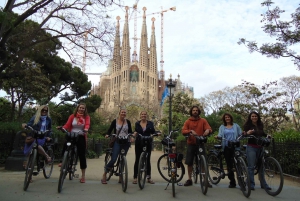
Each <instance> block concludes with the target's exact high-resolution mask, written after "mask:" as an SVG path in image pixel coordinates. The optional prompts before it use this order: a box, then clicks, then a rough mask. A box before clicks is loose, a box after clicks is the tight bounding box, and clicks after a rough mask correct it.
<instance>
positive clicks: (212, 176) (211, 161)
mask: <svg viewBox="0 0 300 201" xmlns="http://www.w3.org/2000/svg"><path fill="white" fill-rule="evenodd" d="M242 138H243V136H242V135H240V136H239V137H238V138H237V139H236V140H235V141H229V140H228V147H230V148H232V149H235V148H239V147H240V140H241V139H242ZM221 140H226V139H221ZM214 148H215V149H213V150H210V153H209V155H208V157H207V162H208V167H209V170H210V171H209V175H208V176H209V180H210V181H211V183H213V184H215V185H216V184H218V183H219V182H220V180H221V179H224V178H225V176H228V174H226V173H225V171H224V167H223V161H224V151H222V150H221V149H222V145H214ZM233 164H234V168H235V170H236V177H237V181H238V184H239V186H240V187H241V190H242V192H243V195H244V196H245V197H249V196H250V194H251V188H250V179H249V173H248V168H247V165H246V163H245V161H244V159H243V153H242V152H241V150H239V149H236V150H235V152H234V156H233Z"/></svg>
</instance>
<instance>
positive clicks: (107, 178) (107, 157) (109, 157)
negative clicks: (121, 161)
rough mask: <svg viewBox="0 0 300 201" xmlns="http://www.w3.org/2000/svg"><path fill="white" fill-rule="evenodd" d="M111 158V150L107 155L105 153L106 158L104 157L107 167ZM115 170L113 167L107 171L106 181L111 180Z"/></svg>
mask: <svg viewBox="0 0 300 201" xmlns="http://www.w3.org/2000/svg"><path fill="white" fill-rule="evenodd" d="M110 160H111V152H110V151H107V152H106V155H105V159H104V162H105V165H104V167H106V165H107V164H108V163H109V161H110ZM113 171H114V168H113V167H112V168H111V169H110V171H109V172H107V173H106V181H109V180H110V178H111V176H112V175H113Z"/></svg>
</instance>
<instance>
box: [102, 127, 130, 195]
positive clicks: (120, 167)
mask: <svg viewBox="0 0 300 201" xmlns="http://www.w3.org/2000/svg"><path fill="white" fill-rule="evenodd" d="M131 136H132V134H131V133H129V134H127V135H126V136H117V135H116V134H112V135H111V137H116V138H117V139H116V141H117V142H118V143H119V144H120V146H121V150H120V153H119V155H118V159H117V162H116V163H115V164H114V166H113V167H112V168H111V169H110V171H109V172H107V173H106V181H109V180H110V178H111V176H112V175H113V174H114V175H115V176H119V178H120V182H121V184H122V190H123V192H126V190H127V184H128V167H127V160H126V155H125V149H124V147H123V146H122V145H125V144H127V143H128V140H129V138H130V137H131ZM111 156H112V148H108V149H106V154H105V167H106V165H107V164H108V163H109V161H110V160H111Z"/></svg>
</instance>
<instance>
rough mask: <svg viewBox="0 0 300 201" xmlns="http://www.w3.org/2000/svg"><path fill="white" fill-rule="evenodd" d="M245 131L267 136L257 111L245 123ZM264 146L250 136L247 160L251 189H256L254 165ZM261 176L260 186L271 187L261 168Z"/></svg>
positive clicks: (250, 133)
mask: <svg viewBox="0 0 300 201" xmlns="http://www.w3.org/2000/svg"><path fill="white" fill-rule="evenodd" d="M244 131H245V134H246V135H254V136H256V137H261V136H267V134H266V133H265V132H264V125H263V123H262V121H261V119H260V116H259V114H258V113H257V112H251V113H250V114H249V116H248V119H247V121H246V123H245V125H244ZM262 151H263V147H262V146H260V145H258V144H257V142H256V139H255V138H249V139H248V143H247V150H246V153H247V162H248V172H249V177H250V184H251V186H250V187H251V190H254V186H255V182H254V166H255V163H256V159H257V158H258V157H259V156H260V155H261V154H262ZM259 176H260V186H261V188H269V189H270V187H269V186H268V184H267V182H266V180H265V176H264V173H263V170H262V169H261V170H259Z"/></svg>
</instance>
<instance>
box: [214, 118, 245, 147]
mask: <svg viewBox="0 0 300 201" xmlns="http://www.w3.org/2000/svg"><path fill="white" fill-rule="evenodd" d="M232 127H233V130H234V138H235V139H236V138H237V137H238V136H240V135H241V134H242V129H241V127H240V126H239V125H238V124H236V123H233V126H232ZM224 130H225V126H224V125H221V126H220V128H219V133H218V137H220V138H222V139H223V138H224ZM225 144H226V141H225V140H222V149H223V150H224V148H225Z"/></svg>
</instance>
